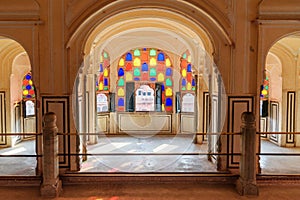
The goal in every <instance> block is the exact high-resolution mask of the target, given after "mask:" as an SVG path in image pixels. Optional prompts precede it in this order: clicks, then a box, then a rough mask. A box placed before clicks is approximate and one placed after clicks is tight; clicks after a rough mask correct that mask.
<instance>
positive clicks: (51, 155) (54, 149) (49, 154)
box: [40, 112, 62, 197]
mask: <svg viewBox="0 0 300 200" xmlns="http://www.w3.org/2000/svg"><path fill="white" fill-rule="evenodd" d="M43 125H44V127H43V166H42V167H43V182H42V184H41V188H40V192H41V196H43V197H58V196H59V193H60V192H61V189H62V184H61V181H60V180H59V159H58V155H57V154H58V136H57V131H58V129H57V127H56V115H55V113H53V112H49V113H46V114H45V115H44V118H43Z"/></svg>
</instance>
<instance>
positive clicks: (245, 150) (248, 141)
mask: <svg viewBox="0 0 300 200" xmlns="http://www.w3.org/2000/svg"><path fill="white" fill-rule="evenodd" d="M241 133H242V135H241V154H242V155H241V159H240V178H239V179H238V181H237V185H236V188H237V191H238V193H239V194H240V195H256V196H257V195H258V187H257V185H256V127H255V115H254V114H253V113H252V112H244V113H243V114H242V126H241Z"/></svg>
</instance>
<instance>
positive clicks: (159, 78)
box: [116, 48, 173, 112]
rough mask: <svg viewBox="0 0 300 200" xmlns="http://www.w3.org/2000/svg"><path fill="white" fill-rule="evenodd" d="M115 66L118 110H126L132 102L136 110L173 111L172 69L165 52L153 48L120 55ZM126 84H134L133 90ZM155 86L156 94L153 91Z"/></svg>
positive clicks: (139, 49) (134, 50)
mask: <svg viewBox="0 0 300 200" xmlns="http://www.w3.org/2000/svg"><path fill="white" fill-rule="evenodd" d="M118 64H119V65H118V69H117V71H118V80H117V95H116V102H117V105H116V110H117V111H126V110H127V109H126V108H125V107H126V106H127V105H128V104H129V103H130V102H134V107H135V111H154V110H156V111H168V112H172V111H173V99H172V98H173V79H172V71H173V66H172V64H171V61H170V58H169V57H168V55H167V54H166V53H165V52H163V51H161V50H159V49H155V48H138V49H133V50H130V51H128V52H126V53H125V54H124V55H123V56H121V58H120V59H119V62H118ZM129 83H134V88H131V86H130V89H129V87H128V88H127V87H126V85H127V86H129V85H128V84H129ZM156 87H159V91H160V93H159V94H156V93H155V92H154V91H156V90H157V88H156ZM132 89H133V90H134V92H132ZM129 93H133V94H129ZM132 95H134V97H135V98H134V101H133V100H132V97H131V96H132ZM165 97H167V98H165ZM157 98H160V99H159V100H158V99H157ZM157 102H160V103H159V105H158V103H157ZM157 108H159V109H157Z"/></svg>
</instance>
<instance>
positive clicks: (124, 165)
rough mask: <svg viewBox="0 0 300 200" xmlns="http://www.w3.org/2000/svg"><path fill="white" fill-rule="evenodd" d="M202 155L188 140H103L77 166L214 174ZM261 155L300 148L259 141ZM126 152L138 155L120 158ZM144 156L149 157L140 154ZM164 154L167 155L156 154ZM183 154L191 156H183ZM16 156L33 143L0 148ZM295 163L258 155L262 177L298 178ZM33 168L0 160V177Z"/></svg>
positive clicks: (32, 163)
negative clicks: (289, 176) (265, 175)
mask: <svg viewBox="0 0 300 200" xmlns="http://www.w3.org/2000/svg"><path fill="white" fill-rule="evenodd" d="M206 152H207V145H206V144H202V145H199V144H194V143H193V140H192V138H189V137H185V138H182V137H175V138H174V137H167V136H158V137H151V138H139V137H130V138H128V137H127V138H126V137H124V136H123V137H116V136H113V137H104V138H99V141H98V144H96V145H88V153H90V154H96V155H91V156H88V159H87V161H84V162H83V163H82V165H81V172H102V173H103V172H104V173H107V172H109V173H114V172H129V173H144V172H153V173H161V172H171V173H172V172H174V173H189V172H191V173H198V172H199V173H214V172H217V170H216V165H215V164H214V163H212V162H209V161H208V160H207V156H206V155H195V154H198V153H206ZM261 152H262V153H300V148H285V147H278V146H276V145H275V144H273V143H271V142H268V141H265V140H262V141H261ZM126 153H139V154H142V155H124V154H126ZM147 153H150V154H151V155H143V154H147ZM164 153H165V154H168V155H157V154H164ZM183 153H185V154H189V153H192V154H194V155H183ZM20 154H22V155H36V153H35V140H28V141H23V142H21V143H19V144H17V145H16V146H14V147H10V148H2V149H0V155H20ZM97 154H105V155H102V156H99V155H97ZM120 154H121V155H120ZM171 154H172V155H171ZM299 163H300V156H286V155H285V156H267V155H264V156H260V166H261V172H262V174H298V175H300V164H299ZM36 165H37V161H36V158H35V157H0V176H16V175H17V176H18V175H21V176H34V175H35V173H36V172H35V169H36Z"/></svg>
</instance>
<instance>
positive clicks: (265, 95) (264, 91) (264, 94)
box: [260, 76, 269, 100]
mask: <svg viewBox="0 0 300 200" xmlns="http://www.w3.org/2000/svg"><path fill="white" fill-rule="evenodd" d="M260 99H261V100H268V99H269V77H268V76H266V78H265V80H264V82H263V84H262V86H261V92H260Z"/></svg>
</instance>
